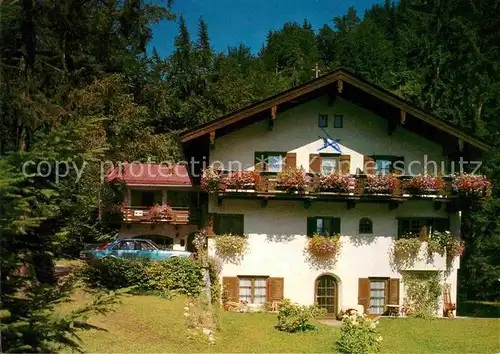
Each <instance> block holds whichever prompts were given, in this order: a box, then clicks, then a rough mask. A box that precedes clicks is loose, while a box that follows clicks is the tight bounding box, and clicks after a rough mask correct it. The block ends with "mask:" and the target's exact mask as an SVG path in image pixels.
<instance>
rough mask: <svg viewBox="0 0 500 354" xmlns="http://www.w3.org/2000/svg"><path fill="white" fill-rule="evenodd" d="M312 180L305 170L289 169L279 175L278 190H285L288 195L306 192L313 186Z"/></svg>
mask: <svg viewBox="0 0 500 354" xmlns="http://www.w3.org/2000/svg"><path fill="white" fill-rule="evenodd" d="M311 181H312V178H311V177H310V176H309V175H308V174H307V173H306V172H305V171H304V169H303V168H302V167H301V168H298V169H291V168H289V169H287V170H285V171H282V172H279V173H278V182H277V188H278V189H280V190H285V191H287V192H288V193H290V192H296V191H304V190H305V189H306V188H307V187H309V186H310V185H311Z"/></svg>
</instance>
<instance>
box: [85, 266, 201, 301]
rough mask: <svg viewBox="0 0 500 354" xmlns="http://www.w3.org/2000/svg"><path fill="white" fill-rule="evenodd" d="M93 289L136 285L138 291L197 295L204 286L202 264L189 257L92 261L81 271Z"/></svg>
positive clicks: (112, 288) (111, 288)
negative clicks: (156, 260)
mask: <svg viewBox="0 0 500 354" xmlns="http://www.w3.org/2000/svg"><path fill="white" fill-rule="evenodd" d="M80 276H81V277H82V279H83V280H84V281H85V283H86V284H87V285H89V286H90V287H93V288H106V289H110V290H115V289H119V288H127V287H134V286H135V287H137V289H140V290H147V291H153V292H159V293H161V294H163V295H167V294H169V293H170V292H180V293H184V294H194V295H197V294H199V293H200V292H201V289H202V286H203V277H202V271H201V266H200V265H199V264H198V263H197V262H194V261H192V260H190V259H185V258H176V257H174V258H169V259H167V260H165V261H162V262H150V261H148V260H135V259H114V258H111V259H103V260H94V261H91V262H89V263H88V264H87V266H86V267H84V268H83V269H82V270H81V271H80Z"/></svg>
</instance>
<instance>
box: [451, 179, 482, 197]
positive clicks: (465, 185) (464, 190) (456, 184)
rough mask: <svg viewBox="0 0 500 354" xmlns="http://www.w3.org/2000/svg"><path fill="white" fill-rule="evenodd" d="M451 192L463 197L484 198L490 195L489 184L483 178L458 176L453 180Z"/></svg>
mask: <svg viewBox="0 0 500 354" xmlns="http://www.w3.org/2000/svg"><path fill="white" fill-rule="evenodd" d="M453 191H455V192H457V193H459V194H463V195H469V196H470V195H471V196H478V197H486V196H489V195H490V193H491V182H490V181H489V180H488V178H486V177H485V176H480V175H473V174H468V173H463V174H458V175H455V176H454V178H453Z"/></svg>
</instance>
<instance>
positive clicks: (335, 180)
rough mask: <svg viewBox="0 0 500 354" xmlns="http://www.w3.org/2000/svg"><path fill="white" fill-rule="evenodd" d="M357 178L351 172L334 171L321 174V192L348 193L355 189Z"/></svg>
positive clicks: (319, 187)
mask: <svg viewBox="0 0 500 354" xmlns="http://www.w3.org/2000/svg"><path fill="white" fill-rule="evenodd" d="M355 187H356V180H355V178H354V177H352V176H351V175H349V174H339V173H332V174H329V175H326V176H321V178H320V181H319V186H318V190H319V191H321V192H335V193H346V192H349V191H352V190H354V188H355Z"/></svg>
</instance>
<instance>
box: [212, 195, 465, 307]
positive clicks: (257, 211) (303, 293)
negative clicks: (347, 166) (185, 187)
mask: <svg viewBox="0 0 500 354" xmlns="http://www.w3.org/2000/svg"><path fill="white" fill-rule="evenodd" d="M210 209H211V212H217V213H236V214H244V215H245V216H244V232H245V234H246V235H247V236H248V238H249V250H248V252H247V253H246V254H245V256H244V258H243V260H242V262H241V263H240V264H238V265H235V264H231V263H225V264H224V266H223V270H222V273H221V276H222V277H224V276H231V277H234V276H244V275H255V276H258V275H262V276H270V277H283V278H284V279H285V280H284V284H285V285H284V286H285V289H284V296H285V297H287V298H290V299H292V300H293V301H296V302H298V303H301V304H312V303H314V301H315V299H314V281H315V279H316V278H317V277H318V276H319V275H321V274H324V273H330V274H332V275H334V276H336V277H337V279H338V280H339V294H338V302H339V308H340V307H341V306H353V305H356V304H357V302H358V278H367V277H389V278H399V279H401V278H402V276H401V274H400V273H399V272H398V271H397V270H396V269H393V268H392V267H391V264H390V256H389V252H390V249H391V246H392V242H393V239H394V237H395V236H396V234H397V229H398V226H397V219H396V218H397V217H424V216H434V217H448V215H447V213H446V211H444V208H443V210H438V211H436V210H433V207H432V203H431V202H429V201H408V202H405V203H403V204H402V205H401V206H400V207H399V208H397V209H395V210H388V207H387V205H386V204H378V203H365V204H362V203H359V204H357V205H356V207H355V208H353V209H350V210H347V209H346V206H345V204H344V203H326V202H325V203H313V204H312V205H311V206H310V208H309V209H305V208H304V206H303V204H302V203H301V202H293V201H270V202H269V203H268V206H267V207H266V208H262V207H261V206H260V203H259V202H258V201H257V200H255V201H253V200H224V202H223V204H222V205H220V206H219V205H217V204H216V203H215V201H214V200H212V203H211V205H210ZM308 216H333V217H340V218H341V234H342V243H343V246H342V253H341V255H340V257H339V259H338V261H337V263H336V265H335V267H334V268H332V269H323V270H315V269H312V268H311V267H310V265H309V264H308V263H307V262H306V260H305V256H304V254H303V252H302V251H303V249H304V246H305V244H306V241H307V236H306V233H307V229H306V228H307V217H308ZM363 217H369V218H371V219H372V221H373V234H372V235H366V234H361V235H360V234H359V233H358V223H359V219H361V218H363ZM210 242H211V244H212V246H213V242H214V241H213V240H211V241H210ZM212 251H213V247H212ZM421 264H422V265H423V267H418V265H417V267H416V268H417V269H422V270H443V265H444V260H443V259H442V258H441V257H439V256H436V259H435V262H434V264H430V265H429V264H426V262H421ZM456 266H457V264H455V267H454V268H453V270H452V272H451V273H450V275H449V276H448V279H447V281H448V282H451V283H452V301H455V299H456V294H455V288H456V286H455V285H456ZM403 288H404V286H403V283H401V286H400V294H401V295H400V300H401V302H402V300H403V297H404V295H403Z"/></svg>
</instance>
